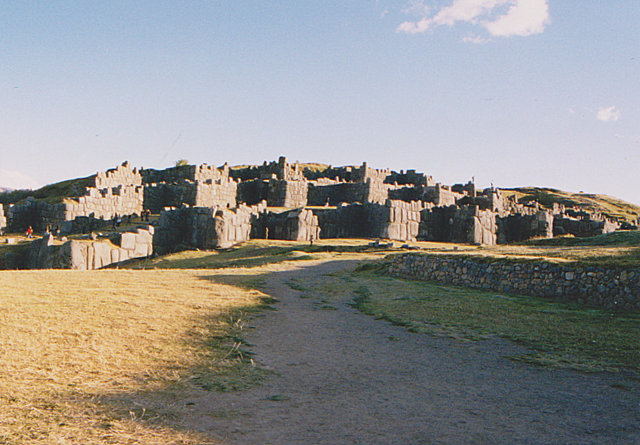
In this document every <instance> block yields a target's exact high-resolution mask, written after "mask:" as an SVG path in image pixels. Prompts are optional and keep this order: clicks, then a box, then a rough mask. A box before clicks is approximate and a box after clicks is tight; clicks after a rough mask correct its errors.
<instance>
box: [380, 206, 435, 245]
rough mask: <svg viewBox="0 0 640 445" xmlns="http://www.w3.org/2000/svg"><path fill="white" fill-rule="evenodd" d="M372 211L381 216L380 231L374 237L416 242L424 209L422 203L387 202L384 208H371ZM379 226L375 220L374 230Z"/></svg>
mask: <svg viewBox="0 0 640 445" xmlns="http://www.w3.org/2000/svg"><path fill="white" fill-rule="evenodd" d="M369 209H370V211H372V212H374V213H379V214H381V227H380V231H379V232H378V233H377V234H376V233H373V236H374V237H376V238H385V239H390V240H396V241H415V240H416V239H417V237H418V233H419V228H420V212H421V211H422V210H423V209H424V204H423V203H421V202H417V201H416V202H404V201H394V200H387V202H386V203H385V205H384V206H374V205H371V206H369ZM377 227H378V224H376V222H375V219H374V223H373V228H374V230H376V228H377Z"/></svg>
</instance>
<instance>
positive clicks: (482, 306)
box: [354, 272, 640, 372]
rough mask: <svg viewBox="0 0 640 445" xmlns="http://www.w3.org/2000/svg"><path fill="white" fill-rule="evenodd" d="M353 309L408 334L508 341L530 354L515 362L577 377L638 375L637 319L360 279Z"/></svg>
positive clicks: (437, 287) (639, 344)
mask: <svg viewBox="0 0 640 445" xmlns="http://www.w3.org/2000/svg"><path fill="white" fill-rule="evenodd" d="M354 275H356V276H357V281H358V282H359V284H358V286H357V287H356V288H355V289H354V294H355V298H354V304H355V306H356V307H357V308H358V309H360V310H361V311H363V312H365V313H367V314H370V315H372V316H374V317H377V318H383V319H385V320H388V321H390V322H392V323H395V324H399V325H402V326H406V327H407V328H409V329H410V330H412V331H417V332H426V333H430V334H436V335H447V336H451V337H456V338H464V339H471V340H477V339H483V338H488V337H492V336H497V337H502V338H507V339H509V340H512V341H515V342H518V343H520V344H523V345H525V346H527V347H529V348H531V349H532V352H531V353H529V354H526V355H524V356H521V357H514V359H517V360H521V361H526V362H529V363H536V364H539V365H544V366H554V367H569V368H573V369H579V370H583V371H603V370H609V371H615V370H620V369H623V368H628V369H632V370H634V371H635V372H640V315H638V314H620V313H612V312H607V311H604V310H598V309H586V308H583V307H579V306H577V305H570V304H564V303H559V302H554V301H548V300H544V299H541V298H535V297H527V296H521V295H506V294H499V293H493V292H484V291H477V290H471V289H465V288H457V287H451V286H440V285H436V284H431V283H425V282H419V281H412V280H402V279H396V278H389V277H381V276H373V275H372V274H370V273H366V272H359V273H356V274H354Z"/></svg>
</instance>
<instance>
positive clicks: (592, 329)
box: [79, 251, 640, 443]
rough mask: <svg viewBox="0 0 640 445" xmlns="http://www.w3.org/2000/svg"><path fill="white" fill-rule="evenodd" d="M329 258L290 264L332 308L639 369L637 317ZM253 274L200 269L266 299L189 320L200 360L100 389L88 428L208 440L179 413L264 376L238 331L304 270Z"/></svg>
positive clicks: (547, 357)
mask: <svg viewBox="0 0 640 445" xmlns="http://www.w3.org/2000/svg"><path fill="white" fill-rule="evenodd" d="M271 252H272V254H273V251H271ZM333 263H334V265H335V266H336V267H335V269H337V270H339V271H341V272H338V273H333V274H328V275H327V274H323V273H321V270H320V266H317V265H304V263H299V264H297V265H298V266H302V267H304V273H303V275H302V278H301V279H302V280H304V281H303V282H304V284H305V289H308V291H309V292H311V293H312V294H313V297H312V298H314V299H316V300H317V301H318V302H320V303H322V304H326V305H327V306H331V307H332V308H335V306H334V305H333V303H335V302H337V301H340V302H343V303H352V304H353V305H354V307H356V308H357V309H358V310H360V311H362V312H363V313H365V314H368V315H371V316H373V317H375V318H379V319H382V320H387V321H390V322H392V323H394V324H397V325H400V326H403V327H405V328H406V329H408V330H411V331H413V332H419V333H427V334H433V335H444V336H447V337H454V338H464V339H467V340H468V339H471V340H479V339H483V338H488V337H491V336H496V337H502V338H506V339H509V340H511V341H514V342H517V343H519V344H521V345H524V346H526V347H528V348H529V349H530V352H529V353H527V354H525V355H523V356H520V357H514V359H515V360H518V361H521V362H526V363H531V364H535V365H541V366H550V367H565V368H571V369H578V370H584V371H603V370H607V371H617V370H631V371H632V372H634V373H636V375H637V372H638V371H640V318H639V317H638V316H637V315H623V314H613V313H609V312H606V311H601V310H596V309H587V308H581V307H578V306H574V305H567V304H565V303H558V302H553V301H549V300H544V299H541V298H534V297H526V296H519V295H505V294H498V293H492V292H483V291H476V290H471V289H464V288H456V287H451V286H443V285H437V284H434V283H426V282H421V281H414V280H403V279H397V278H391V277H387V276H385V275H383V273H382V272H383V268H382V269H381V268H380V267H379V266H377V265H369V266H364V267H361V268H359V270H357V271H353V269H354V267H355V265H356V264H358V263H359V261H358V260H355V259H351V260H336V261H333ZM177 264H180V263H179V262H178V263H177ZM174 266H176V267H177V265H174ZM188 267H190V268H191V266H188ZM322 270H324V269H322ZM255 272H256V271H255V270H253V271H246V273H243V272H242V271H234V272H233V273H213V272H212V273H210V274H202V275H201V276H200V277H199V278H200V279H202V280H207V281H210V282H213V283H218V284H224V285H232V286H237V287H242V288H245V289H249V290H253V291H260V292H262V293H264V297H263V298H262V300H261V302H260V304H257V305H255V306H250V307H244V308H241V309H239V310H237V311H233V312H230V313H228V314H225V315H224V316H222V318H224V317H227V319H226V320H223V322H224V323H225V326H226V327H225V329H223V330H222V331H221V329H220V324H219V323H220V322H221V319H220V318H221V317H213V318H211V317H209V318H207V317H204V318H202V317H201V318H200V319H199V320H194V324H204V325H205V326H208V327H207V330H206V331H205V333H204V335H203V333H202V332H200V333H195V332H194V333H192V334H190V335H188V336H187V337H185V339H184V341H185V342H186V343H188V344H190V345H192V346H195V347H196V348H197V349H198V350H199V351H201V353H202V354H203V355H202V360H201V361H200V362H199V363H198V364H197V365H196V366H193V367H191V368H189V369H183V370H180V371H179V373H180V377H179V378H178V379H175V380H171V381H168V382H164V383H163V382H161V381H160V382H159V381H157V379H155V378H154V372H153V370H150V371H149V372H148V373H147V375H145V376H143V377H142V378H143V379H147V380H148V381H143V382H142V386H143V387H144V386H149V387H150V388H151V389H149V390H141V391H134V392H129V393H127V392H117V393H116V392H114V393H112V394H102V395H100V396H97V397H93V398H91V400H88V401H86V403H94V404H95V402H96V400H97V401H98V406H100V409H101V410H102V411H100V416H99V417H100V418H102V419H103V420H101V421H96V424H95V428H97V429H100V428H102V429H103V430H104V434H105V437H106V436H108V435H109V434H110V431H111V430H113V429H114V428H116V427H118V425H121V424H122V422H133V423H134V424H137V425H142V426H143V427H144V428H145V429H146V430H149V431H158V432H160V433H162V432H163V431H164V432H166V431H171V432H172V434H174V433H175V434H181V435H184V437H185V439H184V440H183V442H182V443H210V442H207V441H209V440H210V438H208V437H206V436H203V435H201V434H200V433H198V432H197V431H195V430H193V429H190V428H188V427H185V426H184V419H185V418H186V417H188V416H190V415H191V413H192V412H193V409H192V406H194V405H195V404H196V403H197V402H196V400H197V399H198V398H201V397H203V396H204V395H203V394H206V393H207V392H210V391H239V390H240V391H241V390H244V389H247V388H251V387H252V386H254V385H257V384H260V382H261V381H263V379H264V378H265V376H266V375H267V374H268V373H267V372H266V371H265V370H262V369H260V368H259V367H257V366H255V365H254V364H253V360H252V355H251V350H250V345H248V344H247V343H246V341H245V340H244V339H243V336H242V329H243V327H244V323H246V320H247V319H248V318H250V317H252V316H256V315H261V314H260V313H261V312H262V311H264V310H265V309H269V308H273V307H274V305H275V307H276V308H277V299H278V295H274V294H273V291H270V288H269V287H268V286H267V285H268V284H269V283H270V282H274V281H275V282H278V283H285V284H286V283H288V282H296V281H295V280H296V279H297V277H300V276H301V275H300V271H299V270H284V271H267V272H259V271H258V273H255ZM292 280H293V281H292ZM293 290H294V291H295V288H293ZM283 329H286V326H283ZM82 403H85V402H82V401H81V402H79V406H80V407H81V406H82ZM211 415H216V413H213V414H211ZM218 415H219V416H220V417H235V416H241V415H242V413H236V412H233V411H232V410H230V408H229V407H221V410H220V412H219V413H218ZM104 419H115V420H104ZM160 433H159V434H160ZM158 443H161V442H158Z"/></svg>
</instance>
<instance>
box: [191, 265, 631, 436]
mask: <svg viewBox="0 0 640 445" xmlns="http://www.w3.org/2000/svg"><path fill="white" fill-rule="evenodd" d="M353 264H354V262H345V261H331V262H324V263H323V262H313V263H309V264H306V265H305V266H300V267H298V268H297V269H295V270H291V271H284V272H276V273H273V274H271V275H269V277H268V279H267V282H266V285H265V292H267V293H269V294H270V295H271V296H274V297H276V298H277V299H278V300H279V303H277V304H276V308H277V310H276V311H270V312H267V313H266V314H265V316H264V317H260V318H256V319H255V320H254V321H253V323H252V325H253V327H254V329H252V330H251V331H250V333H249V334H248V335H247V340H248V341H249V342H250V343H251V344H253V346H252V350H253V351H254V352H255V354H256V355H255V358H256V361H257V362H258V363H260V364H261V365H262V366H265V367H267V368H268V369H271V370H273V371H274V372H275V373H276V374H275V375H273V376H271V377H269V378H268V379H267V381H266V383H265V384H263V385H260V386H257V387H255V388H252V389H251V390H248V391H242V392H238V393H228V394H219V393H217V394H216V393H211V394H209V395H208V396H207V400H206V401H204V403H199V405H201V410H200V411H201V413H200V415H194V416H193V418H192V419H191V421H190V423H191V425H190V426H191V427H193V428H195V429H199V430H207V431H209V432H211V433H212V434H213V435H214V436H215V437H218V438H220V440H221V441H222V442H223V443H230V444H423V443H429V444H430V443H478V444H484V443H521V444H538V443H582V444H590V443H593V444H596V443H640V406H639V400H640V384H638V382H634V381H629V380H624V379H623V378H622V377H620V376H619V375H609V374H581V373H577V372H572V371H565V370H549V369H544V368H539V367H535V366H530V365H526V364H522V363H516V362H513V361H511V360H509V359H508V358H507V357H508V356H510V355H514V354H516V353H518V352H522V348H520V347H519V346H516V345H514V344H512V343H510V342H508V341H505V340H500V339H495V340H487V341H482V342H463V341H459V340H453V339H448V338H438V337H434V336H430V335H426V334H416V333H410V332H407V331H406V330H405V329H403V328H402V327H398V326H393V325H391V324H389V323H387V322H384V321H380V320H375V319H373V318H372V317H369V316H367V315H364V314H362V313H360V312H358V311H356V310H355V309H353V308H352V307H350V306H349V305H348V303H349V302H350V301H351V298H352V296H350V295H345V296H344V299H343V300H342V301H341V302H340V303H339V304H337V305H336V308H337V310H318V307H317V305H314V304H313V301H311V300H309V299H301V298H300V292H298V291H295V290H293V289H291V288H290V287H289V286H288V285H287V284H286V282H287V281H288V280H290V279H292V278H297V279H300V278H302V279H304V278H305V277H313V276H318V275H319V274H327V273H330V272H335V271H340V270H344V269H345V268H348V267H353ZM621 381H624V385H621V384H620V382H621ZM612 385H613V386H612ZM223 407H224V408H225V409H226V411H224V412H226V413H227V414H228V415H222V416H214V417H212V416H211V415H210V413H211V412H221V411H220V410H221V409H222V408H223ZM216 410H217V411H216ZM207 413H209V415H208V414H207Z"/></svg>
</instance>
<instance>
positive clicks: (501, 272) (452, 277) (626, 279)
mask: <svg viewBox="0 0 640 445" xmlns="http://www.w3.org/2000/svg"><path fill="white" fill-rule="evenodd" d="M388 270H389V273H390V274H392V275H395V276H400V277H405V278H416V279H421V280H425V281H436V282H440V283H445V284H453V285H456V286H464V287H472V288H477V289H486V290H492V291H496V292H509V293H517V294H524V295H534V296H540V297H545V298H552V299H558V300H562V301H576V302H578V303H582V304H588V305H592V306H600V307H605V308H608V309H619V310H627V311H632V310H633V311H637V310H640V268H632V269H620V268H606V267H574V266H568V265H567V266H564V265H559V264H554V263H548V262H542V261H531V262H517V261H508V260H504V261H499V260H495V259H492V260H488V259H486V258H481V257H470V256H463V255H434V254H431V255H429V254H416V253H407V254H402V255H395V256H391V257H390V265H389V269H388Z"/></svg>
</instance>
